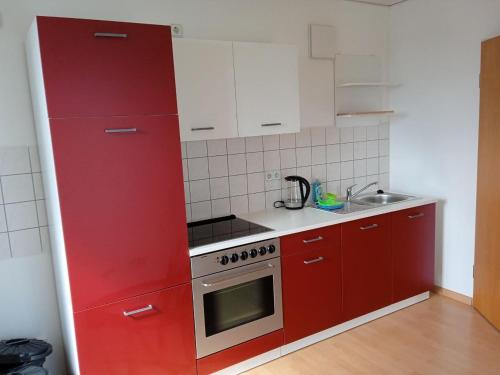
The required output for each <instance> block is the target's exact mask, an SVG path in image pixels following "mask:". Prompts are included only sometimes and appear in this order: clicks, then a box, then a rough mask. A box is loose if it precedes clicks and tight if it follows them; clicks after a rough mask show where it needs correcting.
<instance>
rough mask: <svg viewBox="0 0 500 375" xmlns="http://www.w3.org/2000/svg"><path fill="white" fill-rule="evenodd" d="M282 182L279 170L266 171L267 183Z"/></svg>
mask: <svg viewBox="0 0 500 375" xmlns="http://www.w3.org/2000/svg"><path fill="white" fill-rule="evenodd" d="M272 180H281V172H280V170H279V169H273V170H271V171H266V181H272Z"/></svg>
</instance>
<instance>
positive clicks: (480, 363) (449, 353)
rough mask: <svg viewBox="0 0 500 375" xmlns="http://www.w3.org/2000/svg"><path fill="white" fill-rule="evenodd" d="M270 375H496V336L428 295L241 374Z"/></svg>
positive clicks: (460, 309)
mask: <svg viewBox="0 0 500 375" xmlns="http://www.w3.org/2000/svg"><path fill="white" fill-rule="evenodd" d="M304 319H307V317H304ZM271 374H272V375H285V374H286V375H295V374H297V375H298V374H300V375H308V374H315V375H316V374H335V375H337V374H384V375H385V374H388V375H391V374H398V375H399V374H412V375H416V374H422V375H423V374H425V375H428V374H431V375H433V374H453V375H456V374H484V375H485V374H492V375H493V374H495V375H499V374H500V332H499V331H497V330H496V329H495V328H494V327H493V326H492V325H490V324H489V323H488V322H487V321H486V320H485V319H484V318H483V317H482V316H481V315H480V314H479V313H478V312H477V311H476V310H474V309H473V308H472V307H470V306H467V305H465V304H462V303H459V302H456V301H454V300H451V299H449V298H447V297H442V296H438V295H432V296H431V298H430V299H429V300H426V301H424V302H421V303H419V304H417V305H413V306H410V307H408V308H406V309H403V310H400V311H397V312H395V313H393V314H391V315H388V316H385V317H382V318H380V319H378V320H375V321H373V322H370V323H367V324H365V325H363V326H360V327H357V328H354V329H352V330H350V331H347V332H344V333H342V334H340V335H337V336H334V337H332V338H330V339H327V340H325V341H322V342H319V343H317V344H314V345H312V346H310V347H307V348H304V349H301V350H299V351H297V352H294V353H291V354H289V355H287V356H285V357H282V358H280V359H277V360H275V361H273V362H270V363H267V364H265V365H263V366H260V367H257V368H255V369H253V370H251V371H249V372H247V373H246V375H271Z"/></svg>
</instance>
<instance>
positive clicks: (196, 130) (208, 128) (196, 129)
mask: <svg viewBox="0 0 500 375" xmlns="http://www.w3.org/2000/svg"><path fill="white" fill-rule="evenodd" d="M200 130H215V127H214V126H206V127H204V128H203V127H202V128H191V131H193V132H198V131H200Z"/></svg>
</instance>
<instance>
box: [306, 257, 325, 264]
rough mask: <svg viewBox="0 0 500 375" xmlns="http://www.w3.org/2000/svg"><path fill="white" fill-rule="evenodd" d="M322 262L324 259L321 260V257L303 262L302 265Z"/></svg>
mask: <svg viewBox="0 0 500 375" xmlns="http://www.w3.org/2000/svg"><path fill="white" fill-rule="evenodd" d="M324 260H325V258H323V257H317V258H316V259H311V260H304V264H313V263H318V262H322V261H324Z"/></svg>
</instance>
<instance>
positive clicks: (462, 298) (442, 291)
mask: <svg viewBox="0 0 500 375" xmlns="http://www.w3.org/2000/svg"><path fill="white" fill-rule="evenodd" d="M432 291H433V292H434V293H435V294H438V295H440V296H444V297H448V298H451V299H453V300H455V301H458V302H461V303H465V304H466V305H472V298H471V297H469V296H466V295H464V294H460V293H457V292H454V291H452V290H449V289H446V288H442V287H440V286H437V285H434V289H433V290H432Z"/></svg>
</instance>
